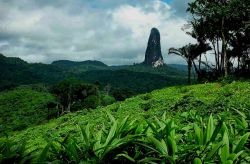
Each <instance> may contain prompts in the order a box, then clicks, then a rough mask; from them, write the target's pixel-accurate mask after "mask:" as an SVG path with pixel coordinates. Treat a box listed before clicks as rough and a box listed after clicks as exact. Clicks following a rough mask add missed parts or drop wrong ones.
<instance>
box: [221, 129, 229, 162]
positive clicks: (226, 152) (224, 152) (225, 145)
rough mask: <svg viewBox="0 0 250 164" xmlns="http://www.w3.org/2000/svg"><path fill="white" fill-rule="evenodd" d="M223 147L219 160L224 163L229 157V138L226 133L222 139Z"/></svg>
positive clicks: (225, 132)
mask: <svg viewBox="0 0 250 164" xmlns="http://www.w3.org/2000/svg"><path fill="white" fill-rule="evenodd" d="M222 142H223V146H222V147H221V155H220V156H221V160H222V162H223V163H224V162H226V161H227V159H228V157H229V138H228V133H227V131H224V134H223V138H222Z"/></svg>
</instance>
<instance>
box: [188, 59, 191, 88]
mask: <svg viewBox="0 0 250 164" xmlns="http://www.w3.org/2000/svg"><path fill="white" fill-rule="evenodd" d="M191 68H192V61H191V59H190V58H189V59H188V84H191Z"/></svg>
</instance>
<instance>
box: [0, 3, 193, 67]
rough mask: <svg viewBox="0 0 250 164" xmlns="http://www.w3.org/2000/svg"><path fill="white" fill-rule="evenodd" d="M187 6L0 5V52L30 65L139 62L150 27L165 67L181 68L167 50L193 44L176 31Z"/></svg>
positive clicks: (126, 4)
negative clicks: (156, 33)
mask: <svg viewBox="0 0 250 164" xmlns="http://www.w3.org/2000/svg"><path fill="white" fill-rule="evenodd" d="M189 1H190V0H164V1H163V0H0V53H2V54H4V55H5V56H8V57H20V58H21V59H23V60H25V61H28V62H32V63H33V62H41V63H51V62H52V61H55V60H73V61H84V60H99V61H102V62H104V63H105V64H108V65H125V64H133V63H140V62H142V61H143V60H144V56H145V51H146V47H147V42H148V38H149V34H150V30H151V28H153V27H156V28H158V30H159V31H160V34H161V47H162V55H163V57H164V60H165V63H167V64H185V60H183V59H182V58H180V57H177V56H175V55H168V49H169V48H170V47H176V48H179V47H182V46H184V45H186V44H188V43H194V42H195V40H194V39H192V38H191V37H190V36H188V35H187V34H185V32H184V31H183V30H182V29H181V28H182V27H183V26H184V24H186V23H187V20H188V14H187V13H186V8H187V3H188V2H189Z"/></svg>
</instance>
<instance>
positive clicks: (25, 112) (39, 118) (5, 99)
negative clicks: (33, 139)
mask: <svg viewBox="0 0 250 164" xmlns="http://www.w3.org/2000/svg"><path fill="white" fill-rule="evenodd" d="M51 101H54V97H53V96H52V95H51V94H50V93H48V92H45V91H36V90H34V89H32V88H31V87H29V86H23V87H19V88H17V89H15V90H10V91H4V92H1V93H0V135H4V134H5V133H8V132H11V131H17V130H23V129H25V128H26V127H29V126H33V125H37V124H41V123H44V122H47V121H48V109H47V104H48V103H49V102H51Z"/></svg>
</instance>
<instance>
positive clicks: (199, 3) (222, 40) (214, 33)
mask: <svg viewBox="0 0 250 164" xmlns="http://www.w3.org/2000/svg"><path fill="white" fill-rule="evenodd" d="M249 3H250V1H249V0H195V1H193V2H191V3H189V7H188V9H187V11H189V12H190V13H191V14H192V15H193V20H192V22H196V23H197V22H198V25H199V26H200V28H203V29H206V30H203V32H204V37H205V38H206V39H208V40H210V41H211V42H212V44H213V48H214V51H215V56H216V57H215V59H216V69H218V70H223V71H224V75H225V76H227V75H228V73H229V68H228V65H229V61H230V58H229V56H228V54H227V52H228V48H229V47H230V39H232V37H233V36H235V35H236V33H238V32H239V30H240V29H242V27H244V26H245V25H244V22H245V21H248V20H249V13H248V9H249ZM219 48H221V50H220V51H219ZM215 49H217V51H216V50H215Z"/></svg>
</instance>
